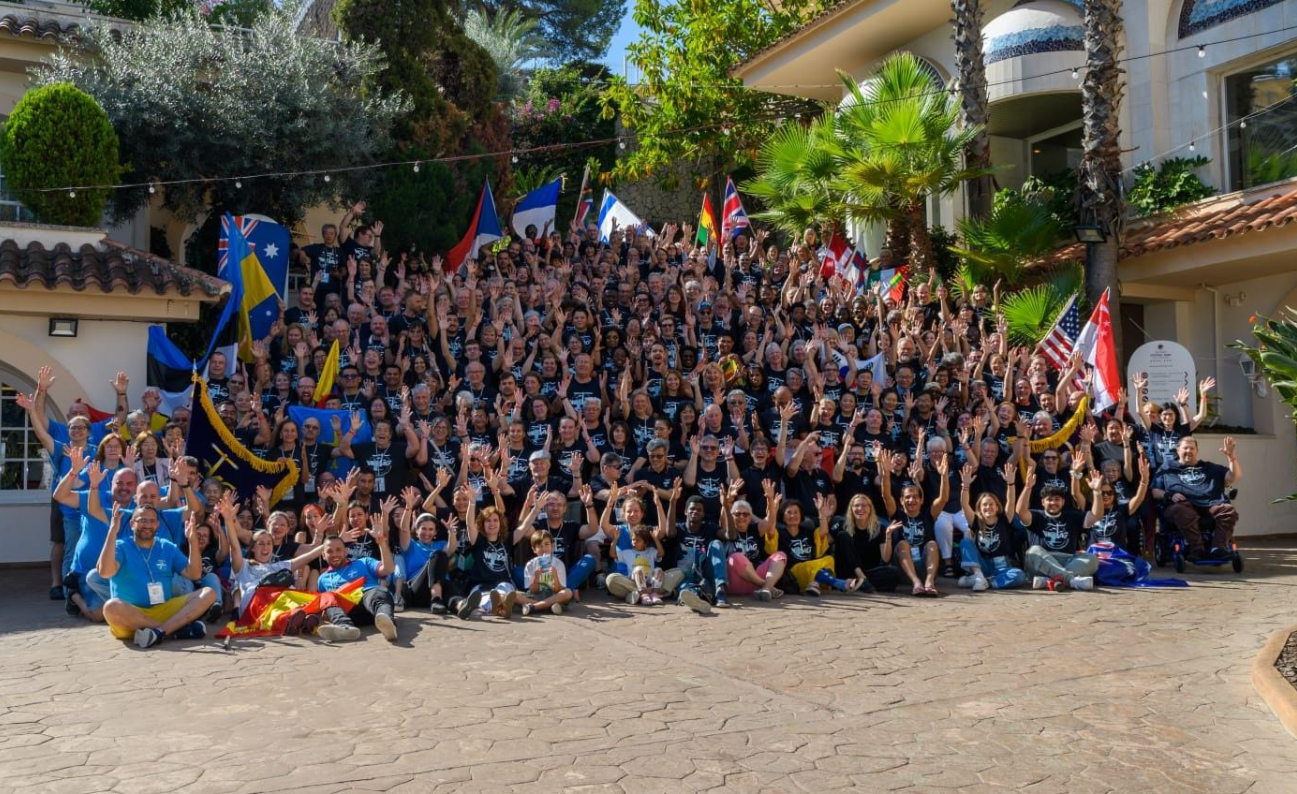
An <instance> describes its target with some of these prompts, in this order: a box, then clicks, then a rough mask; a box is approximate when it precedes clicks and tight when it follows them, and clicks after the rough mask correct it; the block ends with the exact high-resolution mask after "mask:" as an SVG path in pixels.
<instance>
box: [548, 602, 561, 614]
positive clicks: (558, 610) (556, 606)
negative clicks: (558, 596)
mask: <svg viewBox="0 0 1297 794" xmlns="http://www.w3.org/2000/svg"><path fill="white" fill-rule="evenodd" d="M549 613H550V614H551V615H561V614H563V605H562V604H554V605H553V606H552V607H550V608H549Z"/></svg>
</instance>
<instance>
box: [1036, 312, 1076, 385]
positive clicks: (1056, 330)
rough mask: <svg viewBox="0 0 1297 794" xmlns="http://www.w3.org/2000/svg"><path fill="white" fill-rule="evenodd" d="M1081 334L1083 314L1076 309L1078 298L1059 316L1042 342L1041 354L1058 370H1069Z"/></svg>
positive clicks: (1040, 346)
mask: <svg viewBox="0 0 1297 794" xmlns="http://www.w3.org/2000/svg"><path fill="white" fill-rule="evenodd" d="M1080 334H1081V312H1080V310H1079V309H1077V308H1076V296H1075V295H1073V296H1072V297H1071V298H1069V299H1068V301H1067V305H1066V306H1064V307H1063V311H1062V312H1061V313H1060V314H1059V315H1058V319H1057V320H1056V321H1055V322H1054V327H1053V328H1052V329H1050V332H1049V333H1048V334H1046V335H1045V338H1044V339H1042V340H1040V345H1039V349H1040V352H1041V354H1042V355H1043V356H1044V357H1045V358H1047V359H1049V362H1050V363H1051V364H1053V365H1054V366H1055V367H1056V368H1058V369H1060V370H1061V369H1067V364H1068V361H1069V360H1070V359H1071V358H1072V350H1073V349H1074V348H1075V346H1076V338H1077V337H1078V336H1079V335H1080Z"/></svg>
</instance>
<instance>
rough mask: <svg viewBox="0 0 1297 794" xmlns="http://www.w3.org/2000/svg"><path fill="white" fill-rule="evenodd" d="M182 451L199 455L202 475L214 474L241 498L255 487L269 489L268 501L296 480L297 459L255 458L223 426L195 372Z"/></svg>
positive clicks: (272, 501) (276, 498)
mask: <svg viewBox="0 0 1297 794" xmlns="http://www.w3.org/2000/svg"><path fill="white" fill-rule="evenodd" d="M185 451H186V452H188V453H189V454H190V455H193V456H194V457H195V458H197V459H198V470H199V472H200V474H201V475H202V478H203V479H204V480H206V479H207V478H209V477H210V478H214V479H216V480H217V481H219V482H220V483H221V485H223V486H225V487H226V488H229V489H230V490H232V491H234V492H235V493H236V494H237V496H238V498H239V499H240V500H244V499H251V498H252V496H253V494H255V493H256V491H257V488H258V487H260V486H265V487H266V488H269V489H270V504H271V505H273V504H275V503H276V502H278V501H279V500H280V499H282V498H284V497H285V496H288V495H290V494H291V493H292V491H293V488H294V486H295V485H296V484H297V477H298V471H297V463H296V462H295V461H291V460H280V461H273V462H272V461H267V460H262V459H261V458H258V457H257V456H256V455H253V454H252V453H251V452H249V451H248V449H247V447H245V446H243V445H242V444H240V443H239V440H238V439H237V438H235V437H234V432H233V431H232V430H230V429H229V428H227V427H226V426H225V423H224V422H223V421H221V417H220V416H219V415H218V414H217V413H216V407H215V406H214V405H212V399H211V398H210V397H208V396H207V382H206V381H205V380H203V379H202V378H200V377H197V376H194V402H193V406H192V407H191V409H190V416H189V438H188V441H187V442H186V444H185Z"/></svg>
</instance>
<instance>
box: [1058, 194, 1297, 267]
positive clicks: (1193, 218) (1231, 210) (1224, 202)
mask: <svg viewBox="0 0 1297 794" xmlns="http://www.w3.org/2000/svg"><path fill="white" fill-rule="evenodd" d="M1273 191H1274V192H1272V193H1270V194H1269V195H1266V196H1265V197H1264V198H1261V199H1257V200H1253V201H1247V202H1243V201H1242V200H1241V199H1239V198H1238V197H1237V196H1233V197H1230V198H1224V199H1222V198H1214V199H1209V200H1206V201H1202V202H1199V203H1197V204H1193V205H1190V206H1189V207H1186V208H1183V209H1182V210H1181V211H1180V212H1178V213H1175V214H1173V215H1169V216H1163V217H1161V218H1157V219H1153V220H1150V221H1141V222H1139V223H1137V224H1132V225H1130V226H1128V227H1126V235H1125V239H1124V240H1122V244H1121V253H1120V258H1121V259H1130V258H1132V257H1137V256H1143V255H1144V254H1151V253H1153V252H1155V251H1166V250H1169V249H1172V248H1179V247H1181V246H1186V245H1193V244H1194V243H1201V242H1206V241H1208V240H1223V239H1225V238H1228V237H1234V236H1237V235H1240V234H1247V233H1249V232H1260V231H1265V230H1266V229H1269V228H1278V227H1280V226H1287V225H1288V224H1289V223H1292V222H1293V221H1297V182H1287V183H1284V184H1281V185H1276V186H1275V187H1274V188H1273ZM1084 258H1085V249H1084V247H1083V246H1082V245H1081V244H1080V243H1073V244H1071V245H1067V246H1064V247H1062V248H1059V249H1058V250H1056V251H1054V253H1052V254H1050V255H1049V256H1047V257H1045V258H1044V259H1042V260H1040V261H1039V262H1037V264H1040V265H1050V264H1056V263H1059V262H1066V261H1076V260H1082V259H1084Z"/></svg>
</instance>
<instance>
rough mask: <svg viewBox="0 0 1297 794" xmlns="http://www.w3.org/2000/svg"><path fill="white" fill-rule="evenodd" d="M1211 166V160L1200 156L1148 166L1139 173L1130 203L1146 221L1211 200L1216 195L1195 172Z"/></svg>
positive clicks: (1130, 194) (1136, 174) (1136, 170)
mask: <svg viewBox="0 0 1297 794" xmlns="http://www.w3.org/2000/svg"><path fill="white" fill-rule="evenodd" d="M1210 162H1211V160H1210V159H1209V158H1207V157H1203V156H1202V155H1198V156H1197V157H1172V158H1170V159H1167V160H1163V161H1162V163H1161V164H1160V165H1158V166H1157V167H1156V168H1155V167H1153V166H1152V165H1150V164H1148V163H1145V164H1143V165H1141V166H1139V167H1137V168H1136V169H1135V184H1134V185H1132V186H1131V188H1130V191H1129V192H1127V194H1126V203H1127V204H1129V205H1130V206H1131V207H1132V208H1133V209H1134V210H1135V213H1136V214H1137V215H1139V216H1140V217H1141V218H1146V217H1148V216H1150V215H1157V214H1158V213H1161V212H1169V211H1171V210H1174V209H1175V208H1177V207H1181V206H1183V205H1185V204H1188V203H1190V202H1193V201H1197V200H1199V199H1204V198H1207V197H1208V196H1210V195H1212V194H1213V193H1215V192H1216V191H1215V190H1213V189H1212V188H1211V186H1210V185H1208V184H1206V183H1204V182H1203V181H1202V180H1201V179H1199V178H1198V175H1197V174H1195V173H1194V172H1193V169H1195V168H1202V167H1203V166H1205V165H1207V164H1208V163H1210Z"/></svg>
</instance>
